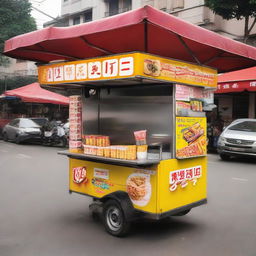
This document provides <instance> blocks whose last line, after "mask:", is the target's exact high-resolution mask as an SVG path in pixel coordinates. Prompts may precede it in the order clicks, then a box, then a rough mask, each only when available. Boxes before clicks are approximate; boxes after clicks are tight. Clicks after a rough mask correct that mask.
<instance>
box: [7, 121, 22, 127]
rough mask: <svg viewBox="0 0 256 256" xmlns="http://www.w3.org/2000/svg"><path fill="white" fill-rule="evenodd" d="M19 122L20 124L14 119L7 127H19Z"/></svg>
mask: <svg viewBox="0 0 256 256" xmlns="http://www.w3.org/2000/svg"><path fill="white" fill-rule="evenodd" d="M19 122H20V120H19V119H14V120H12V121H11V122H10V124H9V125H11V126H14V127H18V126H19Z"/></svg>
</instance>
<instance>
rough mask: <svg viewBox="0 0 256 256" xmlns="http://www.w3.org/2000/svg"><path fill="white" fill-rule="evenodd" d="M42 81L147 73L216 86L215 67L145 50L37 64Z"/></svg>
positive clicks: (148, 74) (195, 83) (168, 79)
mask: <svg viewBox="0 0 256 256" xmlns="http://www.w3.org/2000/svg"><path fill="white" fill-rule="evenodd" d="M38 76H39V82H40V83H41V84H63V83H85V82H92V81H103V80H111V79H122V78H132V77H146V78H148V79H158V80H162V81H168V82H178V83H184V84H190V85H195V86H207V87H216V86H217V73H216V70H214V69H210V68H207V67H203V66H199V65H194V64H189V63H185V62H181V61H176V60H171V59H167V58H161V57H158V56H155V55H150V54H144V53H130V54H120V55H112V56H108V57H100V58H95V59H88V60H79V61H72V62H63V63H56V64H49V65H45V66H39V68H38Z"/></svg>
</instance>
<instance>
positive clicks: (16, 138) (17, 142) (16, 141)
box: [15, 136, 20, 144]
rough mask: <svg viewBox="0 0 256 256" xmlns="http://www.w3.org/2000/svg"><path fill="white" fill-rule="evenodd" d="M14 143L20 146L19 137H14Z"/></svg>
mask: <svg viewBox="0 0 256 256" xmlns="http://www.w3.org/2000/svg"><path fill="white" fill-rule="evenodd" d="M15 143H16V144H20V139H19V136H16V137H15Z"/></svg>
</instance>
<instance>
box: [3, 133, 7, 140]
mask: <svg viewBox="0 0 256 256" xmlns="http://www.w3.org/2000/svg"><path fill="white" fill-rule="evenodd" d="M3 140H4V141H8V135H7V133H6V132H5V133H4V134H3Z"/></svg>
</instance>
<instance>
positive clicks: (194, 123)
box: [176, 117, 207, 159]
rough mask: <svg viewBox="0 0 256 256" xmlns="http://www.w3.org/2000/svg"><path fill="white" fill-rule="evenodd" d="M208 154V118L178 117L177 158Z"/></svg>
mask: <svg viewBox="0 0 256 256" xmlns="http://www.w3.org/2000/svg"><path fill="white" fill-rule="evenodd" d="M206 154H207V137H206V118H205V117H176V158H178V159H184V158H191V157H198V156H205V155H206Z"/></svg>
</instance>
